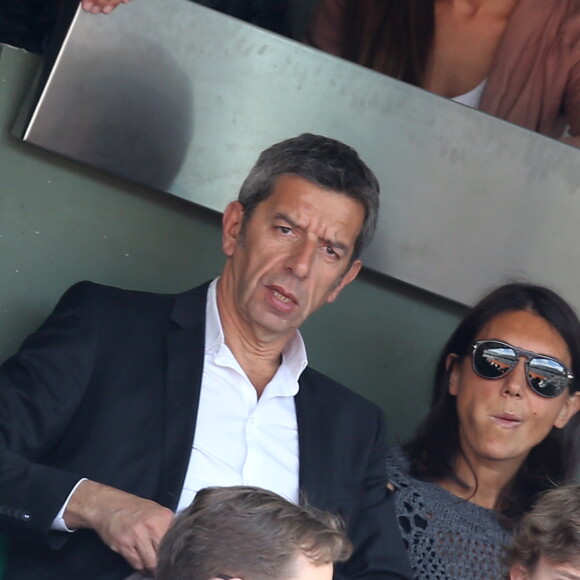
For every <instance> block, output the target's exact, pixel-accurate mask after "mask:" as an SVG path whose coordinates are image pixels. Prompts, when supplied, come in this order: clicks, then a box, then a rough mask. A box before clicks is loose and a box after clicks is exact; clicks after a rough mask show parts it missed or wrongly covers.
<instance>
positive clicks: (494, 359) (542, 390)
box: [471, 340, 574, 398]
mask: <svg viewBox="0 0 580 580" xmlns="http://www.w3.org/2000/svg"><path fill="white" fill-rule="evenodd" d="M472 349H473V351H472V358H471V364H472V366H473V370H474V372H475V374H477V375H479V376H480V377H481V378H483V379H491V380H493V379H500V378H501V377H504V376H506V375H507V374H509V373H510V372H511V371H513V370H514V369H515V368H516V366H517V364H518V361H519V360H520V358H521V357H523V358H525V359H526V362H525V369H526V379H527V381H528V385H530V388H531V389H532V391H534V393H536V394H537V395H540V397H546V398H554V397H558V396H559V395H561V394H562V393H563V392H564V391H565V390H566V388H567V387H568V386H569V385H570V384H571V382H572V380H573V379H574V376H573V375H572V373H571V372H570V371H569V370H568V368H567V367H566V365H565V364H564V363H562V362H560V361H559V360H558V359H557V358H553V357H551V356H546V355H543V354H538V353H535V352H532V351H530V350H524V349H523V348H518V347H516V346H512V345H511V344H508V343H507V342H502V341H501V340H478V341H477V342H474V343H473V345H472Z"/></svg>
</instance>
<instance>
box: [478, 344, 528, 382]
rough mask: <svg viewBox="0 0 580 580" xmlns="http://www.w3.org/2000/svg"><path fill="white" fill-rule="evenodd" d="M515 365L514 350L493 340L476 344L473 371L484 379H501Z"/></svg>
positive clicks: (516, 360)
mask: <svg viewBox="0 0 580 580" xmlns="http://www.w3.org/2000/svg"><path fill="white" fill-rule="evenodd" d="M517 364H518V357H517V356H516V353H515V352H514V350H513V349H512V348H510V347H509V346H506V345H504V344H502V343H500V342H495V341H493V340H486V341H485V342H482V343H481V344H478V345H477V348H476V349H475V351H474V352H473V369H474V370H475V372H476V373H477V374H478V375H479V376H480V377H483V378H484V379H498V378H499V377H503V376H504V375H505V374H507V373H509V372H510V371H511V370H512V369H513V368H514V367H515V366H516V365H517Z"/></svg>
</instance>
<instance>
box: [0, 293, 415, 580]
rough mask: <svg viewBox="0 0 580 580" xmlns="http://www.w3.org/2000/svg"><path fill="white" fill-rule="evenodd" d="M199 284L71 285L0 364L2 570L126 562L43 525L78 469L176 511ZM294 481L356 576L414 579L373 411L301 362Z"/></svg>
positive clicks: (79, 535) (193, 399) (198, 358)
mask: <svg viewBox="0 0 580 580" xmlns="http://www.w3.org/2000/svg"><path fill="white" fill-rule="evenodd" d="M206 293H207V285H204V286H202V287H199V288H196V289H194V290H191V291H189V292H185V293H183V294H179V295H177V296H173V295H155V294H148V293H145V292H132V291H126V290H120V289H116V288H110V287H105V286H99V285H96V284H92V283H89V282H84V283H80V284H77V285H75V286H73V287H72V288H71V289H70V290H69V291H68V292H67V293H66V294H65V295H64V296H63V298H62V299H61V301H60V302H59V304H58V306H57V307H56V309H55V310H54V312H53V313H52V314H51V316H50V317H49V318H48V319H47V321H46V322H45V323H44V324H43V325H42V326H41V328H40V329H39V330H38V331H37V332H36V333H35V334H33V335H31V336H30V337H29V338H28V339H27V340H26V341H25V342H24V344H23V346H22V347H21V349H20V351H19V352H18V354H16V355H15V356H14V357H12V358H11V359H9V360H8V361H7V362H6V363H4V365H2V367H0V465H1V469H0V531H3V532H5V533H8V535H9V536H10V556H9V565H8V570H7V573H6V576H5V579H6V580H16V579H18V580H33V579H34V580H36V579H40V578H52V579H54V580H69V579H70V580H73V579H74V580H89V579H90V580H93V579H94V580H97V579H98V580H101V579H102V580H115V579H122V578H124V577H125V576H126V575H127V574H128V573H129V572H130V569H129V567H128V565H127V564H126V563H125V561H124V560H123V559H122V558H121V557H119V556H118V555H117V554H115V553H113V552H112V551H111V550H109V549H108V548H107V547H106V546H105V545H104V544H103V543H102V542H101V541H100V539H99V537H98V536H97V534H95V533H94V532H92V531H90V530H80V531H78V532H75V533H74V534H66V533H61V532H54V531H50V530H49V528H50V525H51V523H52V521H53V519H54V517H55V516H56V514H57V512H58V510H59V509H60V507H61V506H62V505H63V503H64V501H65V499H66V498H67V496H68V494H69V493H70V491H71V489H72V487H73V486H74V484H75V483H76V482H77V481H78V480H79V478H81V477H88V478H89V479H92V480H95V481H98V482H101V483H104V484H107V485H111V486H113V487H116V488H119V489H122V490H125V491H127V492H130V493H133V494H136V495H138V496H140V497H144V498H149V499H152V500H154V501H157V502H159V503H160V504H162V505H165V506H167V507H169V508H171V509H175V507H176V505H177V501H178V498H179V494H180V491H181V488H182V485H183V481H184V478H185V473H186V469H187V464H188V460H189V456H190V452H191V447H192V442H193V437H194V433H195V424H196V414H197V408H198V403H199V393H200V385H201V377H202V362H203V356H204V336H205V303H206ZM295 401H296V412H297V421H298V434H299V457H300V475H299V480H300V489H301V492H302V493H303V494H304V497H305V498H306V500H307V501H308V502H309V503H311V504H313V505H314V506H316V507H319V508H321V509H326V510H331V511H335V512H339V513H341V514H342V515H343V517H344V518H345V520H346V521H347V525H348V531H349V535H350V537H351V539H352V540H353V543H354V545H355V552H354V556H353V557H352V558H351V560H350V561H349V562H348V563H346V564H344V565H341V566H340V567H339V571H340V573H343V574H345V575H347V576H349V577H353V578H359V577H360V578H363V577H364V578H377V579H378V578H385V579H386V578H410V577H411V573H410V570H409V567H408V566H409V565H408V562H407V558H406V553H405V551H404V547H403V544H402V540H401V538H400V536H399V532H398V529H397V525H396V520H395V516H394V509H393V505H392V501H391V499H390V498H389V497H388V492H387V490H386V488H385V474H384V457H385V449H384V421H383V418H382V414H381V412H380V411H379V409H378V408H377V407H375V406H374V405H372V404H371V403H369V402H368V401H366V400H365V399H363V398H362V397H359V396H358V395H356V394H354V393H352V392H351V391H349V390H347V389H346V388H344V387H342V386H341V385H339V384H337V383H335V382H334V381H332V380H330V379H329V378H327V377H325V376H323V375H321V374H320V373H317V372H316V371H314V370H312V369H310V368H308V369H306V370H305V371H304V373H303V374H302V376H301V378H300V390H299V393H298V395H297V396H296V398H295Z"/></svg>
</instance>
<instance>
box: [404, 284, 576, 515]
mask: <svg viewBox="0 0 580 580" xmlns="http://www.w3.org/2000/svg"><path fill="white" fill-rule="evenodd" d="M522 310H525V311H529V312H533V313H535V314H537V315H539V316H541V317H542V318H543V319H544V320H546V321H547V322H548V323H549V324H550V325H551V326H553V327H554V328H555V329H556V331H557V332H558V333H559V334H560V336H561V337H562V338H563V339H564V342H565V343H566V345H567V347H568V350H569V351H570V356H571V359H572V373H573V375H574V377H575V378H574V381H573V384H572V386H571V391H572V392H574V391H577V390H579V386H580V321H579V320H578V317H577V316H576V313H575V312H574V310H573V309H572V308H571V307H570V305H569V304H567V303H566V302H565V301H564V300H563V299H562V298H560V296H558V295H557V294H556V293H555V292H553V291H552V290H550V289H548V288H545V287H542V286H534V285H531V284H521V283H514V284H507V285H505V286H501V287H499V288H497V289H496V290H494V291H493V292H492V293H491V294H489V295H488V296H486V297H485V298H483V300H481V301H480V302H479V303H478V304H477V305H476V306H474V307H473V308H472V309H471V310H470V311H469V312H468V313H467V314H466V316H465V317H464V318H463V320H462V321H461V322H460V323H459V326H458V327H457V328H456V329H455V332H453V334H452V335H451V337H450V338H449V340H448V341H447V343H446V344H445V346H444V348H443V351H442V352H441V356H440V358H439V361H438V363H437V368H436V371H435V385H434V389H433V393H432V398H431V408H430V411H429V413H428V414H427V416H426V417H425V419H424V420H423V422H422V423H421V424H420V425H419V429H418V430H417V432H416V433H415V435H414V437H413V438H412V439H411V441H410V442H409V443H407V445H405V447H404V448H405V452H406V453H407V455H408V457H409V459H410V461H411V474H412V475H413V476H415V477H417V478H419V479H422V480H425V481H439V480H441V479H444V478H450V479H452V480H454V481H455V482H457V483H458V484H460V485H462V486H465V487H466V488H467V486H466V484H465V483H464V482H463V481H461V480H460V479H459V478H458V477H457V475H456V474H455V473H454V467H455V460H456V458H457V456H458V454H459V453H461V449H460V443H459V421H458V418H457V410H456V404H455V400H456V399H455V397H454V396H453V395H451V394H450V393H449V376H450V371H449V370H448V369H447V365H446V361H447V357H448V355H449V354H450V353H454V354H456V355H457V356H458V357H459V359H461V358H462V357H464V356H469V354H470V347H471V345H472V344H473V342H474V340H475V338H476V337H477V335H478V334H479V332H480V330H481V329H482V328H483V327H484V326H485V325H486V324H487V323H488V322H489V321H490V320H491V319H493V318H495V317H496V316H498V315H499V314H502V313H504V312H510V311H522ZM578 415H580V414H577V415H576V416H575V417H573V418H572V419H571V420H570V421H569V422H568V425H567V426H566V427H564V428H563V429H556V428H554V429H552V430H551V432H550V433H549V434H548V436H547V437H546V438H545V439H544V440H543V441H542V442H541V443H539V444H538V445H536V446H535V447H534V448H533V449H532V450H531V451H530V453H529V455H528V457H527V458H526V460H525V461H524V463H523V464H522V466H521V468H520V470H519V472H518V474H517V476H516V479H515V481H514V482H513V485H510V487H509V489H506V490H504V491H503V493H502V494H501V496H500V502H499V505H500V511H501V513H502V514H503V516H505V518H502V519H503V520H504V521H505V525H506V526H510V525H512V524H513V523H515V522H517V520H518V519H519V518H520V517H521V515H523V514H524V513H525V512H526V511H528V510H529V509H530V507H531V505H532V504H533V502H534V500H535V498H536V496H537V495H538V494H539V493H541V492H542V491H544V490H546V489H548V488H550V487H553V486H554V485H559V484H562V483H563V482H565V481H567V480H571V479H573V478H574V477H575V475H576V473H575V472H576V468H577V464H578V461H577V460H578V439H579V434H578V427H579V425H580V421H579V420H578Z"/></svg>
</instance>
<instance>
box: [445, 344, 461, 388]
mask: <svg viewBox="0 0 580 580" xmlns="http://www.w3.org/2000/svg"><path fill="white" fill-rule="evenodd" d="M458 361H459V357H458V356H457V355H456V354H455V353H454V352H450V353H449V354H448V355H447V358H446V359H445V368H446V369H447V372H448V373H449V387H448V388H449V394H450V395H453V396H457V391H458V385H459V375H460V373H461V371H460V369H459V364H457V363H458Z"/></svg>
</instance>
